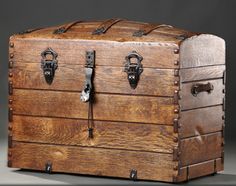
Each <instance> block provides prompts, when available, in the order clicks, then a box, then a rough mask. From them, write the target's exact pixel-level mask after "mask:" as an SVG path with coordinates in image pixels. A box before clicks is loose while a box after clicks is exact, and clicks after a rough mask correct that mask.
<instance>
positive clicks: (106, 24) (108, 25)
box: [92, 19, 123, 35]
mask: <svg viewBox="0 0 236 186" xmlns="http://www.w3.org/2000/svg"><path fill="white" fill-rule="evenodd" d="M120 21H123V19H109V20H106V21H104V22H103V23H102V24H100V25H99V26H98V27H97V28H96V29H95V30H94V31H93V32H92V34H93V35H100V34H105V33H106V31H107V30H108V29H109V28H111V26H112V25H114V24H116V23H118V22H120Z"/></svg>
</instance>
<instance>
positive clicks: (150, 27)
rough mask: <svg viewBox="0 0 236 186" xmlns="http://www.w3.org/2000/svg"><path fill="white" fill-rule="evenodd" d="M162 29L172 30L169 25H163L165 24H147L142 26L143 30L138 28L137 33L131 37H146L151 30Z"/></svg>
mask: <svg viewBox="0 0 236 186" xmlns="http://www.w3.org/2000/svg"><path fill="white" fill-rule="evenodd" d="M162 27H168V28H173V27H172V26H171V25H165V24H161V25H154V24H147V25H145V26H143V28H140V29H139V30H138V31H136V32H134V33H133V36H135V37H142V36H144V35H148V34H149V33H150V32H152V31H153V30H156V29H158V28H162Z"/></svg>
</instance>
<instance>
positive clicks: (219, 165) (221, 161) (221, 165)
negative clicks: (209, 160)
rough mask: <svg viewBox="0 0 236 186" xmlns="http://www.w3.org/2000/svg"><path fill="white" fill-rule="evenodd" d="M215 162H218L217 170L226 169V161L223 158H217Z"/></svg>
mask: <svg viewBox="0 0 236 186" xmlns="http://www.w3.org/2000/svg"><path fill="white" fill-rule="evenodd" d="M215 163H216V167H215V168H216V171H217V172H220V171H222V170H224V162H223V160H222V158H217V159H216V160H215Z"/></svg>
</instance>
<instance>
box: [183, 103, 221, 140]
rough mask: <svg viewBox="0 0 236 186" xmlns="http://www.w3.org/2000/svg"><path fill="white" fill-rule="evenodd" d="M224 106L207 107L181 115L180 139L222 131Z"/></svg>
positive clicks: (184, 112)
mask: <svg viewBox="0 0 236 186" xmlns="http://www.w3.org/2000/svg"><path fill="white" fill-rule="evenodd" d="M223 113H224V112H223V110H222V106H215V107H206V108H201V109H194V110H188V111H183V112H181V113H180V120H179V123H181V128H180V129H179V130H180V137H181V138H185V137H190V136H197V135H203V134H207V133H212V132H217V131H220V130H222V124H223V121H222V116H223Z"/></svg>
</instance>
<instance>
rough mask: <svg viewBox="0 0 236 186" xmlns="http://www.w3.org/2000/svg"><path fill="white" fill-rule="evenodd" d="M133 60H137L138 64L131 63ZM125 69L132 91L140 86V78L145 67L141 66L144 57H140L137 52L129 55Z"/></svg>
mask: <svg viewBox="0 0 236 186" xmlns="http://www.w3.org/2000/svg"><path fill="white" fill-rule="evenodd" d="M131 58H136V61H137V62H136V63H131ZM125 60H126V62H125V69H124V71H125V72H126V73H127V75H128V77H127V78H128V80H129V84H130V86H131V88H132V89H135V88H136V87H137V85H138V81H139V76H140V74H141V73H142V72H143V65H142V64H141V61H142V60H143V57H142V56H141V55H139V54H138V53H137V52H135V51H132V52H131V53H129V54H128V56H126V57H125Z"/></svg>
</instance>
